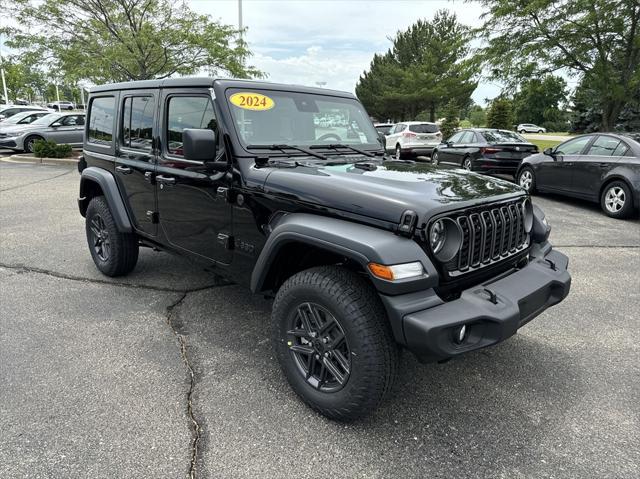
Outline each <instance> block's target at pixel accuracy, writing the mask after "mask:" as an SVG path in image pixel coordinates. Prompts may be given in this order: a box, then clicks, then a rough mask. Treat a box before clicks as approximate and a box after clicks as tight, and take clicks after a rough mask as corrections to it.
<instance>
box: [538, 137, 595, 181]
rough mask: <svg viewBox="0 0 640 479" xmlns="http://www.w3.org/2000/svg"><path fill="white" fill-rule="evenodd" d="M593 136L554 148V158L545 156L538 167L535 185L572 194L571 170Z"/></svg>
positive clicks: (573, 140) (574, 139) (580, 138)
mask: <svg viewBox="0 0 640 479" xmlns="http://www.w3.org/2000/svg"><path fill="white" fill-rule="evenodd" d="M592 139H593V136H591V135H587V136H581V137H578V138H573V139H571V140H568V141H565V142H564V143H561V144H560V145H558V146H556V147H555V148H554V156H553V157H552V156H548V155H546V156H545V161H544V162H543V163H541V164H540V165H539V166H538V170H537V171H536V183H537V185H538V186H539V187H541V188H543V189H549V190H557V191H560V192H563V193H572V192H573V191H574V190H573V184H572V183H573V181H572V177H573V169H574V166H575V162H576V161H577V160H578V158H579V157H580V155H581V154H582V152H583V151H584V150H585V149H586V147H587V145H588V144H589V143H590V142H591V140H592Z"/></svg>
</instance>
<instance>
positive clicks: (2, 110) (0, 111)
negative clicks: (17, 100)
mask: <svg viewBox="0 0 640 479" xmlns="http://www.w3.org/2000/svg"><path fill="white" fill-rule="evenodd" d="M23 111H46V110H45V109H44V108H40V107H39V106H22V105H9V106H4V107H0V122H2V121H4V120H6V119H7V118H10V117H12V116H13V115H15V114H17V113H22V112H23Z"/></svg>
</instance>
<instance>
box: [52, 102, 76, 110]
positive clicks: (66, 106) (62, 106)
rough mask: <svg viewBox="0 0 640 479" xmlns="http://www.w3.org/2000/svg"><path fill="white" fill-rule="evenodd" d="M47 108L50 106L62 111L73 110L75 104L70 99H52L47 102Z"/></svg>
mask: <svg viewBox="0 0 640 479" xmlns="http://www.w3.org/2000/svg"><path fill="white" fill-rule="evenodd" d="M47 108H51V109H52V110H55V111H62V110H73V109H74V108H75V106H74V105H73V103H71V102H70V101H53V102H51V103H47Z"/></svg>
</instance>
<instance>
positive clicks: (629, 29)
mask: <svg viewBox="0 0 640 479" xmlns="http://www.w3.org/2000/svg"><path fill="white" fill-rule="evenodd" d="M480 2H481V3H482V4H483V5H484V6H485V7H486V8H487V9H488V10H487V12H486V13H485V14H484V15H483V17H484V19H485V23H484V25H483V28H482V33H483V35H484V37H485V39H486V40H487V41H488V46H487V47H486V48H485V49H484V50H483V58H484V60H485V61H487V62H488V63H489V64H491V65H492V66H493V70H492V74H493V76H494V77H496V78H500V79H502V80H505V81H508V82H520V81H521V80H522V79H523V78H528V77H531V76H533V75H536V74H545V73H551V72H554V71H558V70H564V71H568V72H569V73H571V74H573V75H576V76H579V77H581V78H587V77H588V78H589V81H590V83H591V86H592V88H593V89H594V90H595V91H597V93H598V97H597V102H598V103H599V105H600V110H601V118H600V129H601V130H604V131H610V130H611V129H612V128H613V127H614V124H615V121H616V118H617V117H618V115H619V114H620V112H621V111H622V109H623V108H624V106H625V104H626V102H627V99H628V98H629V97H630V96H631V95H632V94H633V93H634V92H636V91H638V89H640V67H639V63H640V2H638V0H571V1H557V0H517V1H514V0H480Z"/></svg>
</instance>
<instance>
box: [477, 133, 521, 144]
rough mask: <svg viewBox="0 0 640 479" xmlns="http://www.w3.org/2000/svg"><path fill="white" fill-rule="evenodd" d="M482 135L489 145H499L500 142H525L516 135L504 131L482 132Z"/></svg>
mask: <svg viewBox="0 0 640 479" xmlns="http://www.w3.org/2000/svg"><path fill="white" fill-rule="evenodd" d="M482 135H483V136H484V137H485V139H486V140H487V141H488V142H489V143H499V142H501V141H511V142H516V143H526V142H527V140H525V139H524V138H522V137H521V136H520V135H518V134H517V133H514V132H512V131H505V130H492V131H483V132H482Z"/></svg>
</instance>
